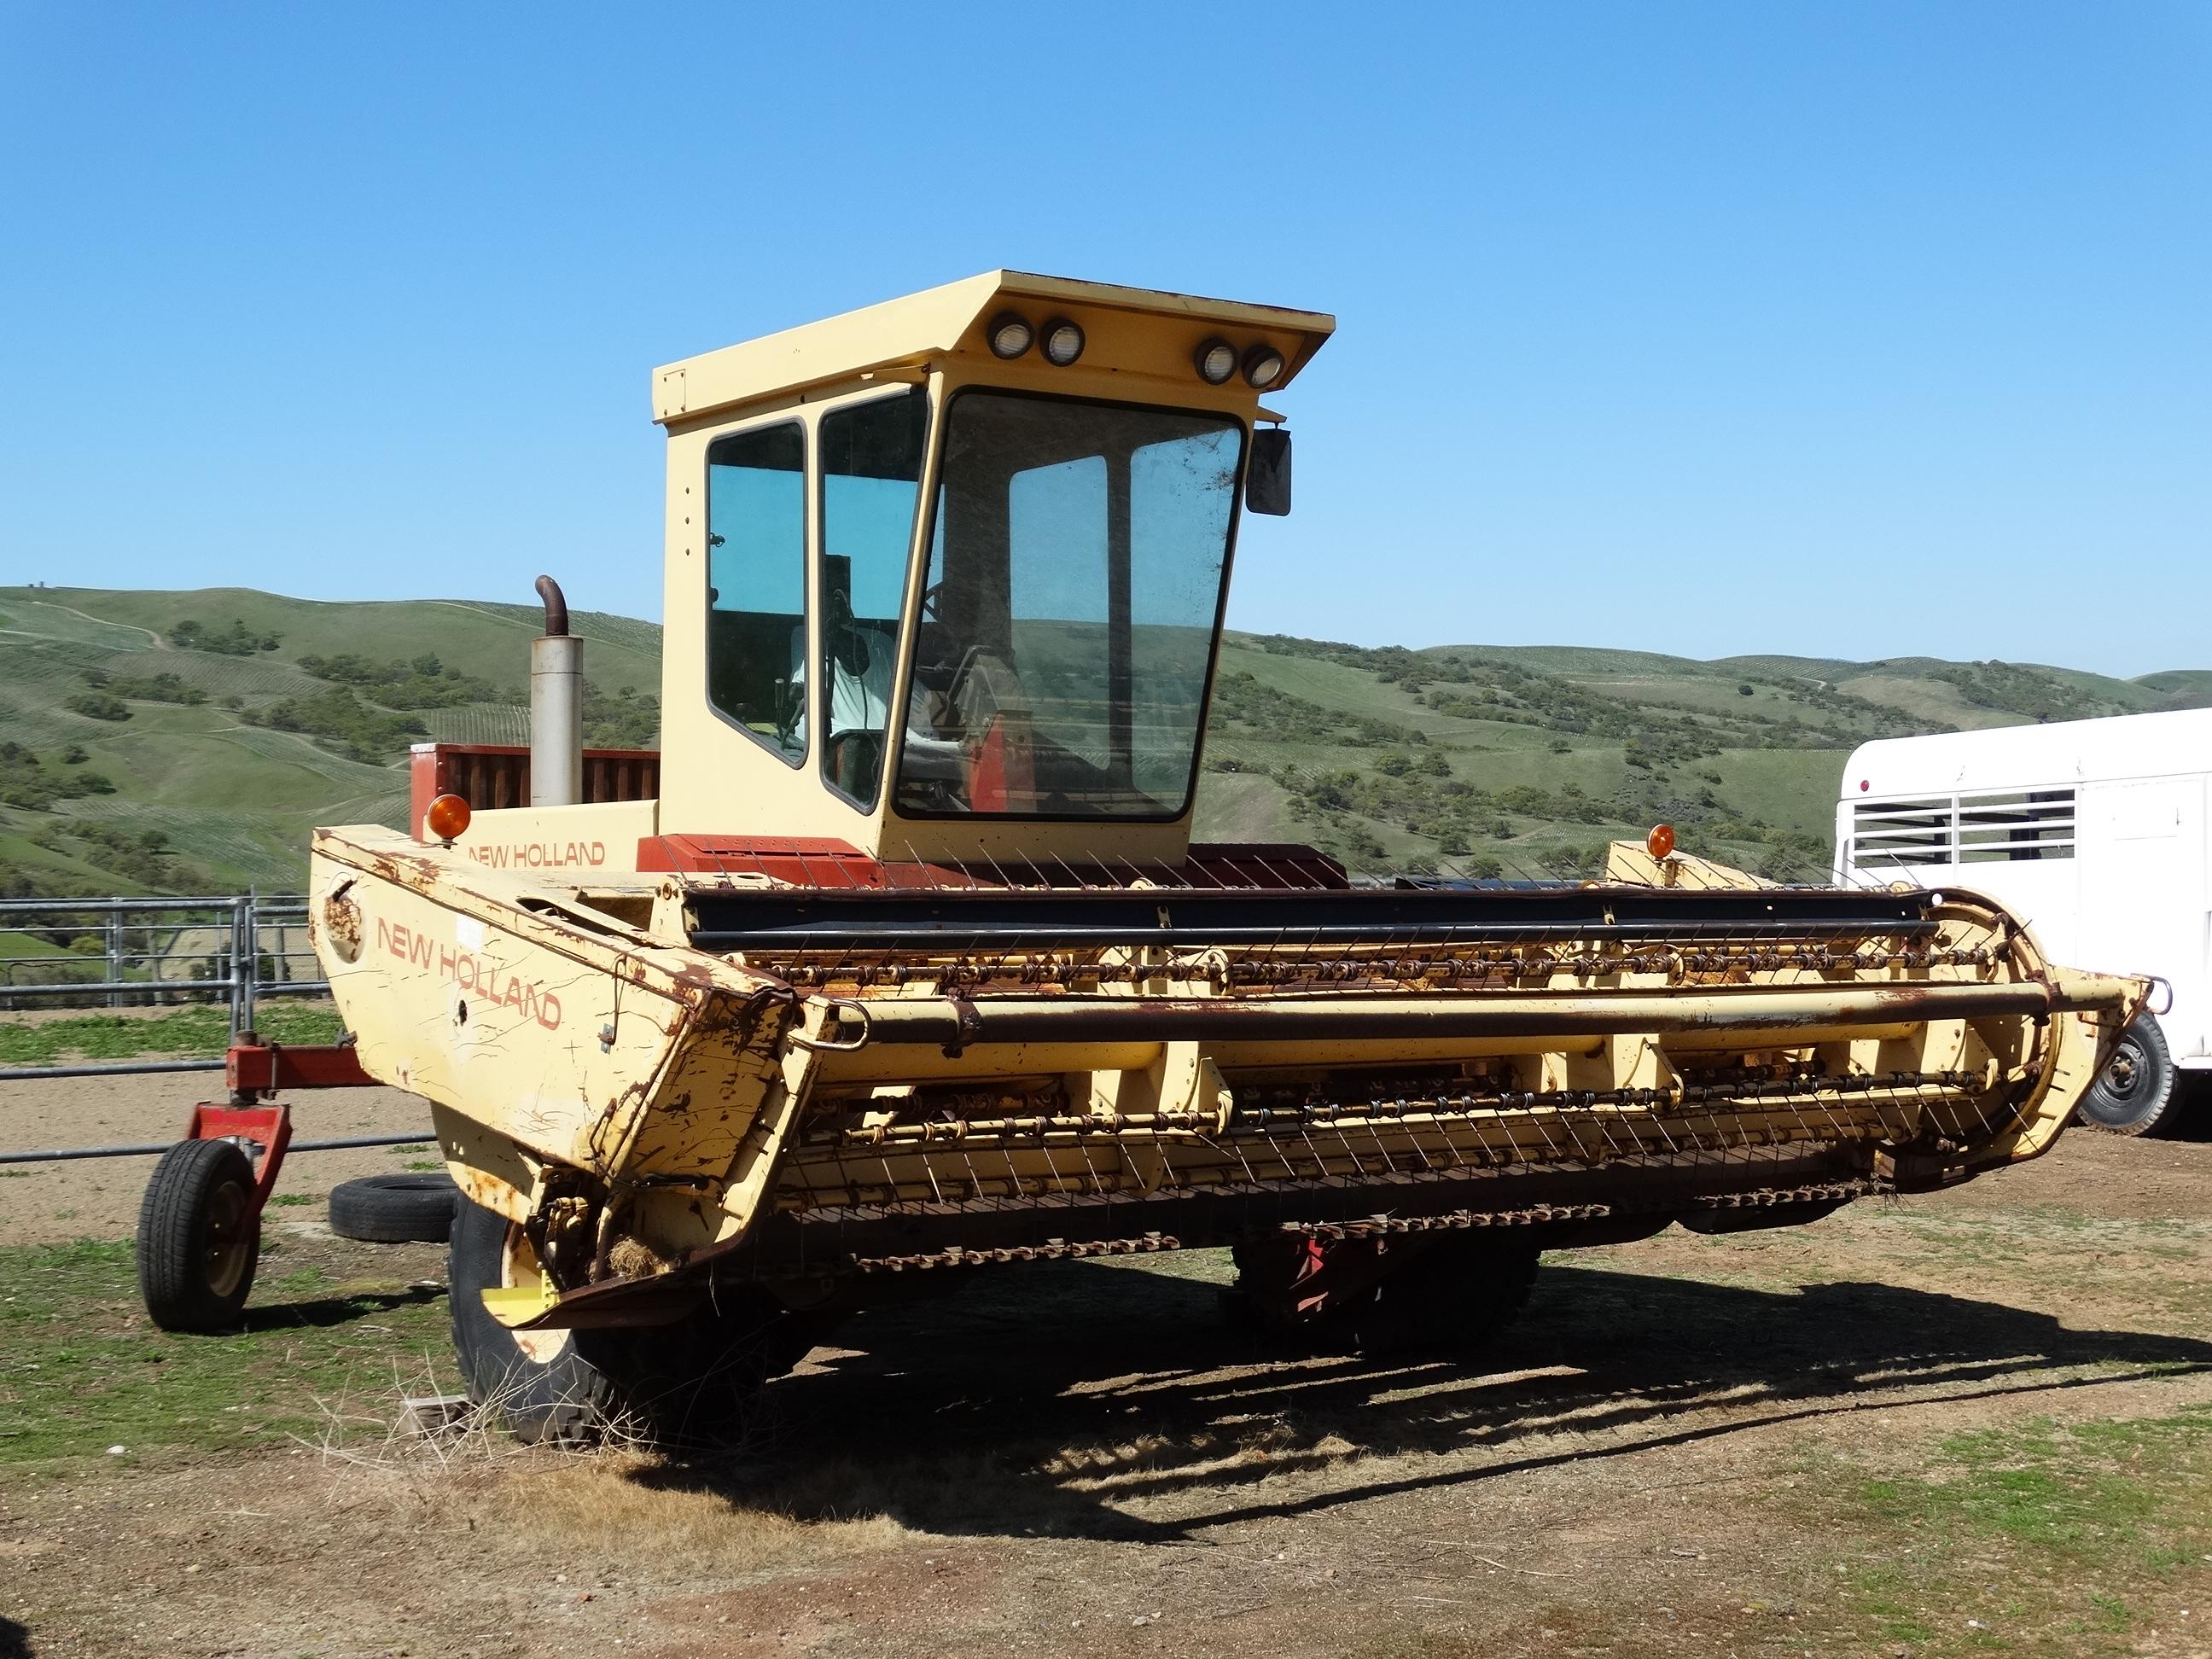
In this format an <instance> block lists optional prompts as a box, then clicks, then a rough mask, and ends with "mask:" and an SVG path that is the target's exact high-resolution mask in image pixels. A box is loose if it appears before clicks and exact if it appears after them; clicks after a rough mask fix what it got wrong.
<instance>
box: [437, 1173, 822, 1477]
mask: <svg viewBox="0 0 2212 1659" xmlns="http://www.w3.org/2000/svg"><path fill="white" fill-rule="evenodd" d="M447 1263H448V1273H447V1277H448V1279H449V1280H450V1282H451V1284H452V1287H453V1289H452V1296H453V1349H454V1352H455V1354H456V1355H457V1356H458V1358H459V1360H460V1367H461V1375H462V1377H463V1379H464V1381H465V1382H466V1383H467V1385H468V1393H469V1398H470V1399H471V1400H472V1401H475V1402H476V1403H477V1405H478V1406H480V1407H486V1408H489V1409H490V1410H492V1411H495V1412H496V1413H498V1414H499V1416H500V1418H501V1420H502V1421H503V1422H504V1423H505V1424H506V1425H507V1429H508V1430H509V1431H510V1432H512V1433H513V1435H514V1436H515V1437H516V1438H517V1439H520V1440H525V1441H529V1442H532V1443H536V1442H541V1441H550V1442H557V1443H571V1444H580V1443H591V1442H593V1441H597V1440H602V1439H605V1438H607V1437H609V1436H610V1435H615V1436H620V1437H635V1438H637V1439H641V1440H647V1441H653V1442H656V1443H665V1444H677V1445H686V1444H689V1445H708V1444H717V1443H726V1442H728V1441H730V1440H732V1439H733V1438H736V1437H738V1435H740V1434H741V1433H742V1432H743V1431H744V1427H745V1426H746V1422H747V1419H748V1417H749V1415H750V1413H749V1412H748V1407H750V1404H751V1402H752V1400H753V1397H754V1396H755V1395H757V1393H758V1391H759V1389H760V1388H761V1386H762V1385H763V1383H766V1382H767V1381H768V1379H769V1377H770V1376H775V1375H779V1374H781V1372H782V1371H784V1370H789V1369H790V1367H791V1366H793V1365H795V1364H798V1363H799V1360H801V1359H803V1358H805V1356H806V1352H807V1350H808V1349H809V1348H811V1346H813V1342H812V1339H811V1334H810V1333H811V1331H812V1329H813V1327H812V1325H811V1323H810V1322H807V1321H805V1319H804V1318H803V1317H802V1316H797V1315H793V1314H791V1313H788V1312H787V1311H785V1310H784V1309H783V1308H782V1306H781V1304H777V1303H775V1301H774V1300H773V1298H771V1297H768V1296H767V1295H766V1294H765V1293H764V1292H761V1291H750V1292H746V1293H738V1294H735V1295H731V1294H725V1295H723V1296H721V1297H719V1298H718V1301H719V1304H720V1305H719V1307H715V1308H708V1309H706V1310H701V1311H700V1312H698V1313H696V1314H694V1315H692V1316H689V1317H688V1318H685V1319H682V1320H679V1321H677V1322H674V1323H672V1324H667V1325H646V1326H637V1327H628V1328H619V1329H613V1330H550V1331H517V1330H511V1329H509V1328H507V1326H505V1325H502V1324H501V1323H500V1322H499V1321H498V1320H496V1319H495V1318H493V1317H492V1315H491V1312H490V1310H489V1309H487V1308H486V1307H485V1306H484V1304H483V1296H482V1294H481V1293H482V1292H483V1291H487V1290H491V1289H495V1288H498V1287H500V1286H502V1285H507V1284H509V1283H510V1282H512V1281H513V1280H515V1279H518V1278H519V1277H520V1273H521V1272H523V1271H524V1270H526V1269H528V1268H530V1267H532V1265H533V1264H534V1257H533V1256H532V1255H530V1254H529V1251H528V1246H527V1244H526V1243H525V1242H523V1241H522V1240H521V1238H520V1229H519V1228H516V1227H514V1226H513V1225H511V1224H510V1223H509V1222H508V1221H507V1218H506V1217H504V1216H502V1215H500V1214H499V1213H498V1212H495V1211H492V1210H488V1209H485V1208H484V1207H483V1206H481V1205H479V1204H475V1203H472V1202H471V1201H470V1200H467V1199H465V1198H464V1199H461V1200H459V1204H458V1205H457V1206H456V1208H455V1210H454V1212H453V1238H452V1242H451V1244H450V1246H449V1249H448V1252H447Z"/></svg>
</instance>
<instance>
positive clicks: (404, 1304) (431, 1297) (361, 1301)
mask: <svg viewBox="0 0 2212 1659" xmlns="http://www.w3.org/2000/svg"><path fill="white" fill-rule="evenodd" d="M445 1297H446V1287H445V1286H444V1285H430V1284H423V1285H409V1286H408V1287H407V1288H406V1289H405V1290H404V1291H354V1292H351V1293H349V1294H348V1295H344V1296H328V1297H317V1298H315V1299H314V1300H313V1301H308V1302H278V1303H272V1304H266V1305H263V1306H256V1307H251V1308H248V1309H247V1310H246V1313H245V1315H244V1328H246V1329H247V1330H252V1331H288V1330H299V1329H303V1328H309V1327H313V1328H322V1327H325V1326H331V1325H343V1324H346V1323H348V1322H350V1321H353V1320H356V1319H362V1318H365V1317H367V1316H369V1315H371V1314H380V1313H391V1312H392V1311H394V1310H397V1309H400V1308H413V1307H418V1306H420V1305H421V1304H423V1303H425V1302H441V1301H443V1300H444V1299H445ZM6 1652H7V1650H5V1649H4V1648H0V1659H6Z"/></svg>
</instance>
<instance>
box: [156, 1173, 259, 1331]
mask: <svg viewBox="0 0 2212 1659" xmlns="http://www.w3.org/2000/svg"><path fill="white" fill-rule="evenodd" d="M260 1260H261V1209H260V1206H259V1205H258V1203H257V1202H256V1201H255V1196H254V1190H253V1164H252V1161H251V1160H250V1159H248V1158H247V1157H246V1154H245V1153H244V1152H240V1150H239V1149H238V1148H237V1147H236V1146H234V1145H233V1144H232V1143H231V1142H229V1141H228V1140H185V1141H179V1143H178V1144H177V1145H175V1146H172V1147H170V1148H169V1150H168V1151H167V1152H164V1153H162V1154H161V1162H160V1163H159V1164H155V1166H154V1175H153V1178H152V1179H151V1180H149V1182H147V1183H146V1196H145V1199H144V1200H143V1202H142V1203H141V1204H140V1205H139V1206H138V1294H139V1297H140V1298H141V1299H142V1300H143V1301H144V1303H145V1304H146V1311H147V1313H148V1314H149V1315H150V1316H152V1317H153V1321H154V1322H155V1324H156V1325H159V1326H160V1327H161V1328H162V1329H163V1330H165V1331H227V1330H232V1329H234V1328H236V1327H237V1324H238V1316H239V1314H240V1312H241V1311H242V1310H244V1308H245V1306H246V1293H247V1292H248V1291H251V1290H252V1288H253V1270H254V1268H255V1267H257V1266H258V1265H259V1262H260Z"/></svg>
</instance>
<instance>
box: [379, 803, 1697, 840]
mask: <svg viewBox="0 0 2212 1659" xmlns="http://www.w3.org/2000/svg"><path fill="white" fill-rule="evenodd" d="M422 827H423V828H424V829H428V831H429V832H430V833H431V834H432V835H434V836H436V837H437V838H438V839H439V840H440V841H441V842H444V843H445V844H446V845H447V846H448V847H451V846H452V845H453V843H454V842H456V841H457V840H459V838H460V837H461V836H464V835H465V834H466V833H467V832H468V827H469V804H468V802H466V801H465V800H463V799H461V798H460V797H459V795H440V796H439V797H438V798H437V799H435V800H433V801H432V802H431V803H430V805H429V806H428V808H426V809H425V810H424V811H423V813H422ZM1655 833H1656V832H1655Z"/></svg>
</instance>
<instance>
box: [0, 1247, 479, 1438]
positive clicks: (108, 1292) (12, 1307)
mask: <svg viewBox="0 0 2212 1659" xmlns="http://www.w3.org/2000/svg"><path fill="white" fill-rule="evenodd" d="M263 1255H264V1260H263V1262H262V1279H261V1283H260V1285H258V1287H257V1289H256V1291H255V1295H254V1302H255V1305H253V1306H250V1307H249V1308H248V1309H247V1310H246V1328H245V1329H243V1330H241V1331H240V1332H238V1333H237V1334H234V1335H228V1336H185V1335H172V1334H169V1333H167V1332H164V1331H160V1330H156V1329H155V1328H153V1327H152V1326H151V1325H150V1324H149V1323H148V1322H147V1320H146V1316H145V1313H144V1311H143V1309H142V1308H141V1306H140V1305H139V1301H138V1287H137V1277H136V1269H135V1267H134V1264H133V1261H132V1252H131V1243H130V1242H129V1241H128V1240H118V1241H113V1242H109V1241H98V1242H94V1241H87V1242H83V1243H76V1244H64V1245H58V1246H52V1247H46V1248H24V1247H14V1248H9V1249H0V1286H4V1287H5V1288H4V1289H0V1467H6V1466H9V1465H15V1466H19V1467H20V1466H24V1465H37V1464H41V1463H49V1462H56V1461H58V1460H70V1459H76V1458H94V1457H100V1456H104V1455H106V1452H107V1449H108V1448H109V1447H110V1446H116V1445H120V1446H124V1447H126V1448H128V1452H127V1453H126V1454H125V1455H128V1456H129V1457H130V1458H131V1460H132V1461H133V1462H143V1461H145V1460H148V1459H154V1458H164V1457H178V1456H184V1457H191V1456H197V1455H206V1454H210V1453H220V1452H230V1451H234V1450H236V1449H240V1448H245V1447H258V1446H267V1445H271V1444H281V1443H284V1442H286V1441H288V1440H289V1439H292V1438H294V1437H300V1438H306V1439H310V1440H317V1441H319V1440H320V1439H321V1438H322V1437H324V1436H325V1433H326V1432H329V1431H331V1418H330V1416H329V1414H328V1413H326V1412H325V1409H324V1407H323V1406H322V1405H321V1404H319V1403H318V1402H330V1403H331V1405H333V1406H336V1405H337V1402H339V1401H344V1400H351V1401H353V1402H355V1409H356V1412H358V1411H359V1410H360V1409H361V1407H362V1402H363V1401H368V1400H371V1399H374V1400H375V1401H379V1402H382V1401H385V1400H386V1398H387V1397H388V1396H389V1395H391V1393H392V1388H393V1381H394V1370H395V1366H396V1367H397V1368H398V1374H399V1375H400V1376H405V1377H407V1378H409V1379H410V1383H411V1382H413V1381H417V1380H419V1379H421V1378H422V1375H423V1370H424V1367H425V1365H426V1364H433V1363H435V1364H436V1365H437V1366H439V1367H441V1368H449V1367H450V1358H449V1349H448V1339H447V1331H446V1307H445V1297H444V1294H443V1292H442V1291H428V1290H413V1289H410V1288H409V1287H408V1285H405V1284H404V1283H402V1282H397V1281H395V1282H390V1283H384V1282H375V1281H354V1282H339V1281H337V1280H334V1279H332V1278H331V1275H330V1273H328V1272H327V1271H325V1269H323V1268H320V1267H301V1268H298V1269H295V1270H292V1271H289V1272H286V1271H283V1255H282V1254H281V1251H279V1252H278V1253H277V1254H276V1255H274V1259H270V1257H271V1251H270V1247H267V1246H264V1252H263Z"/></svg>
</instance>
